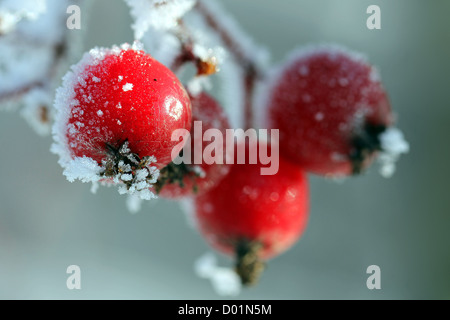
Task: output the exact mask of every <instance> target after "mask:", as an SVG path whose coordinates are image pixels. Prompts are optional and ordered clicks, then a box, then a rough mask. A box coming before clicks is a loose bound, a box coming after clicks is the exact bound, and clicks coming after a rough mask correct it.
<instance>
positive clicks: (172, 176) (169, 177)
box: [154, 153, 200, 194]
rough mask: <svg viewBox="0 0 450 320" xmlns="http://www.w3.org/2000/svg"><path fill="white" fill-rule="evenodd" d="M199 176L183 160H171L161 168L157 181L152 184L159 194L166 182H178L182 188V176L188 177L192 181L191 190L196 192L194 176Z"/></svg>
mask: <svg viewBox="0 0 450 320" xmlns="http://www.w3.org/2000/svg"><path fill="white" fill-rule="evenodd" d="M182 156H183V154H182V153H180V157H182ZM199 176H200V174H199V173H198V172H197V171H195V170H194V167H192V166H188V165H186V164H185V163H183V162H182V163H180V164H175V163H173V162H171V163H169V164H168V165H167V166H166V167H164V168H163V169H161V171H160V173H159V178H158V181H157V182H156V183H155V184H154V188H155V191H156V193H157V194H159V193H160V192H161V190H162V189H163V188H164V186H165V185H168V184H178V185H179V186H180V187H181V188H184V178H185V177H189V178H191V179H192V180H193V181H194V186H193V191H194V193H197V185H196V184H195V178H196V177H199Z"/></svg>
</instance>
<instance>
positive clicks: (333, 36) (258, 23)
mask: <svg viewBox="0 0 450 320" xmlns="http://www.w3.org/2000/svg"><path fill="white" fill-rule="evenodd" d="M222 3H223V4H224V6H225V7H226V8H228V9H229V11H230V12H231V13H232V14H233V15H235V17H236V18H237V20H238V21H239V22H240V24H241V25H242V26H243V28H244V29H245V30H247V31H248V33H249V34H250V35H253V36H254V38H255V40H256V41H257V42H259V43H260V44H262V45H265V46H266V47H267V48H269V49H270V50H271V52H272V54H273V55H272V57H273V61H274V62H278V61H280V60H282V59H283V57H284V56H285V55H286V54H287V53H288V52H289V51H290V50H292V49H293V48H295V47H298V46H300V45H305V44H310V43H323V42H334V43H339V44H342V45H345V46H348V47H349V48H351V49H354V50H357V51H361V52H364V53H366V54H367V55H368V56H369V58H370V61H371V62H372V63H373V64H375V65H376V66H378V68H379V70H380V72H381V75H382V78H383V81H384V84H385V86H386V88H387V90H388V91H389V94H390V97H391V100H392V105H393V108H394V109H395V111H396V113H397V114H398V125H399V127H400V128H401V129H402V130H403V131H404V133H405V135H406V138H407V140H408V141H409V142H410V144H411V152H410V154H408V155H407V156H405V157H403V158H402V159H401V161H400V163H399V165H398V169H397V172H396V174H395V175H394V177H393V178H391V179H384V178H382V177H381V176H380V175H379V174H378V172H377V169H376V167H374V168H372V169H371V170H370V171H369V172H368V173H366V174H365V175H363V176H361V177H357V178H354V179H349V180H347V181H345V182H344V183H337V182H333V181H328V180H324V179H321V178H318V177H311V178H310V181H311V217H310V221H309V226H308V229H307V231H306V233H305V234H304V236H303V237H302V239H301V240H300V241H299V242H298V243H297V244H296V245H295V246H294V247H293V248H292V249H291V250H290V251H288V252H287V253H285V254H283V255H282V256H280V257H278V258H276V259H274V260H272V261H270V263H269V266H268V269H267V271H266V273H265V274H264V275H263V277H262V279H261V282H260V284H259V285H258V286H256V287H254V288H251V289H248V290H244V292H243V293H242V294H241V295H240V296H239V297H238V298H243V299H435V298H437V299H448V298H450V248H449V245H450V232H449V227H450V212H449V209H450V196H449V195H448V185H449V181H450V180H449V178H450V177H449V163H450V148H449V142H448V141H447V140H446V139H447V138H448V137H449V133H450V130H449V120H450V105H449V92H450V76H449V75H450V62H449V60H448V59H449V57H450V20H449V19H448V13H449V12H450V2H449V1H446V0H434V1H422V0H396V1H388V0H377V1H373V0H341V1H336V0H319V1H313V0H277V1H274V0H270V1H269V0H246V1H241V0H222ZM371 4H378V5H379V6H380V7H381V10H382V30H378V31H369V30H368V29H367V28H366V19H367V17H368V15H367V14H366V8H367V7H368V6H369V5H371ZM91 11H92V12H91V15H90V18H89V21H88V20H87V15H83V16H82V19H83V29H84V31H85V32H86V38H85V39H84V47H85V49H86V50H87V49H89V48H91V47H93V46H98V45H101V46H111V45H112V44H118V43H123V42H130V41H132V40H133V36H132V31H131V29H130V27H129V25H130V23H131V18H130V16H129V13H128V8H127V7H126V5H125V4H124V3H123V2H122V1H120V0H114V1H111V0H95V1H92V7H91ZM84 19H86V20H84ZM73 32H79V31H73ZM50 144H51V138H50V137H47V138H41V137H39V136H37V135H36V134H35V133H34V132H33V131H32V129H30V128H29V127H28V126H27V125H26V123H25V122H24V120H23V119H22V118H20V116H19V115H18V114H17V113H8V112H2V113H1V117H0V146H1V157H0V173H1V175H0V177H1V179H0V298H2V299H19V298H20V299H30V298H38V299H49V298H58V299H92V298H96V299H110V298H112V299H116V298H125V299H211V298H220V297H219V296H217V295H215V293H214V291H213V289H212V287H211V285H210V283H209V282H208V281H206V280H203V279H199V278H197V277H196V275H195V274H194V272H193V267H192V266H193V263H194V261H195V259H197V258H198V257H199V256H200V255H202V254H203V253H204V252H206V251H207V250H208V247H207V246H206V244H205V243H204V242H203V240H202V239H201V238H200V236H199V235H197V234H196V232H195V230H193V229H192V228H190V227H189V226H188V224H187V223H186V219H185V217H184V215H183V213H182V210H181V209H180V208H179V206H178V205H177V204H176V203H170V202H167V201H156V202H155V201H154V202H152V203H147V204H145V205H144V210H142V211H141V212H140V213H138V214H137V215H131V214H129V213H128V212H127V210H126V207H125V198H123V197H120V196H119V195H118V194H117V191H116V190H115V189H106V188H101V189H100V190H99V192H98V194H97V195H92V194H91V193H90V191H89V186H87V185H84V184H82V183H79V182H77V183H73V184H70V183H68V182H67V181H66V180H65V178H64V176H63V175H62V169H61V168H60V166H59V165H58V164H57V157H56V156H55V155H53V154H51V153H50V152H49V147H50ZM71 264H76V265H79V266H80V267H81V273H82V278H81V285H82V289H81V290H78V291H77V290H74V291H69V290H68V289H67V288H66V279H67V276H68V275H67V274H66V268H67V266H69V265H71ZM221 264H222V265H227V264H230V262H229V261H228V260H227V259H225V258H222V260H221ZM372 264H375V265H379V266H380V267H381V287H382V289H381V290H373V291H370V290H368V289H367V287H366V279H367V277H368V275H367V274H366V268H367V267H368V266H369V265H372Z"/></svg>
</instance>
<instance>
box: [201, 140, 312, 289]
mask: <svg viewBox="0 0 450 320" xmlns="http://www.w3.org/2000/svg"><path fill="white" fill-rule="evenodd" d="M257 147H259V148H261V147H265V143H263V142H259V143H258V146H256V145H254V146H250V147H248V146H247V152H248V151H249V150H251V149H253V150H255V148H257ZM262 166H263V165H262V164H261V163H260V162H258V163H257V164H243V165H240V164H235V165H233V166H232V168H231V170H230V173H229V174H228V175H227V176H226V177H225V178H224V179H223V180H222V181H221V182H220V183H219V184H218V185H217V186H216V187H215V188H213V189H212V190H210V191H208V192H207V193H205V194H204V195H201V196H199V197H197V198H196V199H195V210H196V219H197V224H198V227H199V229H200V232H201V233H202V235H203V237H204V238H205V239H206V241H207V242H208V243H209V244H210V245H212V246H213V247H214V248H216V249H217V250H219V251H221V252H223V253H225V254H228V255H234V256H235V258H236V260H237V261H236V270H237V272H238V274H239V275H240V276H241V279H242V282H243V283H244V284H250V283H253V282H255V280H256V278H257V277H258V274H259V273H260V272H261V271H262V268H263V264H262V263H261V262H260V259H263V260H265V259H269V258H271V257H274V256H276V255H278V254H280V253H282V252H283V251H285V250H287V249H288V248H289V247H290V246H292V245H293V244H294V243H295V242H296V241H297V239H298V238H299V237H300V236H301V234H302V232H303V231H304V229H305V227H306V224H307V219H308V204H309V198H308V183H307V178H306V176H305V174H304V173H303V171H302V170H301V169H300V168H298V167H297V166H296V165H294V164H292V163H290V162H287V161H285V160H283V159H279V171H278V173H277V174H275V175H261V172H260V169H261V167H262Z"/></svg>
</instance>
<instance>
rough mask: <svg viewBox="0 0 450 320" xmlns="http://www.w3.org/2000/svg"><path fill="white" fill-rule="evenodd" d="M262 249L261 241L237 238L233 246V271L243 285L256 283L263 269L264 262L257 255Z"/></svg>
mask: <svg viewBox="0 0 450 320" xmlns="http://www.w3.org/2000/svg"><path fill="white" fill-rule="evenodd" d="M262 249H263V244H262V243H261V242H259V241H249V240H245V239H243V240H239V241H238V242H237V244H236V246H235V250H236V265H235V271H236V273H237V274H238V275H239V277H240V279H241V282H242V284H243V285H245V286H251V285H255V284H256V283H258V280H259V278H260V277H261V275H262V273H263V271H264V269H265V263H264V262H263V261H261V259H260V257H259V256H260V252H261V250H262Z"/></svg>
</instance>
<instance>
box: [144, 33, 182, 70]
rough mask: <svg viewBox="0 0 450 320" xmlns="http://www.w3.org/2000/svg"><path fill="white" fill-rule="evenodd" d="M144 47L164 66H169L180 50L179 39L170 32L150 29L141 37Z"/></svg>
mask: <svg viewBox="0 0 450 320" xmlns="http://www.w3.org/2000/svg"><path fill="white" fill-rule="evenodd" d="M142 43H144V45H145V48H146V49H147V50H148V52H150V53H151V55H152V56H153V57H154V58H155V59H156V60H158V61H159V62H161V63H162V64H163V65H165V66H166V67H168V68H170V66H171V65H172V63H173V61H174V60H175V58H176V57H177V56H178V53H179V52H180V50H181V46H180V41H179V39H178V38H177V37H176V35H174V34H173V33H171V32H167V31H163V30H156V29H153V28H152V29H151V32H147V33H146V34H145V35H144V37H143V38H142Z"/></svg>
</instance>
